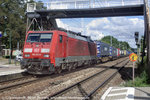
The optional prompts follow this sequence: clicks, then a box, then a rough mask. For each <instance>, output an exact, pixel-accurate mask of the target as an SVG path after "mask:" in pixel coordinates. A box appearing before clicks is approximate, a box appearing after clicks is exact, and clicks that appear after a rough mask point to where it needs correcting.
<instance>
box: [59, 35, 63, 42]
mask: <svg viewBox="0 0 150 100" xmlns="http://www.w3.org/2000/svg"><path fill="white" fill-rule="evenodd" d="M59 41H60V43H62V41H63V37H62V35H59Z"/></svg>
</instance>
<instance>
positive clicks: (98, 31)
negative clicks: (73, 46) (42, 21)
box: [56, 16, 144, 48]
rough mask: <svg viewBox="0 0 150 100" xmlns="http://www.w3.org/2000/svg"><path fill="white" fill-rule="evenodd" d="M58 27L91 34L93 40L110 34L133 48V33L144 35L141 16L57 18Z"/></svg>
mask: <svg viewBox="0 0 150 100" xmlns="http://www.w3.org/2000/svg"><path fill="white" fill-rule="evenodd" d="M56 21H57V24H58V26H59V27H62V28H65V29H68V30H72V31H75V32H81V33H82V34H83V35H87V36H91V38H92V39H93V40H100V39H101V38H103V37H104V36H107V35H111V36H113V37H115V38H117V39H118V40H119V41H126V42H128V43H129V44H130V46H131V47H133V48H135V47H136V45H135V39H134V33H135V32H139V34H140V36H142V35H144V19H143V16H132V17H107V18H106V17H105V18H78V19H77V18H74V19H57V20H56Z"/></svg>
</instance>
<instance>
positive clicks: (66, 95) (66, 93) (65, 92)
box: [45, 60, 129, 100]
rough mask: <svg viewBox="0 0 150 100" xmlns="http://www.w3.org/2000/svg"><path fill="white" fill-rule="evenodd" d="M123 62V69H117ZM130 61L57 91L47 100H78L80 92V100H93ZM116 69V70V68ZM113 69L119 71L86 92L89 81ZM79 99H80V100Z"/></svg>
mask: <svg viewBox="0 0 150 100" xmlns="http://www.w3.org/2000/svg"><path fill="white" fill-rule="evenodd" d="M123 62H125V63H124V64H123V65H122V66H121V67H118V68H117V67H116V66H117V65H119V64H121V63H123ZM128 62H129V61H127V60H123V61H121V62H119V63H116V64H115V65H113V66H110V67H109V68H106V69H104V70H102V71H100V72H98V73H96V74H94V75H92V76H90V77H88V78H86V79H84V80H81V81H79V82H77V83H75V84H73V85H71V86H69V87H67V88H64V89H62V90H60V91H57V92H56V93H54V94H52V95H50V96H49V97H47V98H46V99H45V100H51V99H63V100H67V99H72V98H73V97H74V96H76V98H74V99H77V96H78V95H76V94H75V93H77V94H78V92H80V94H81V96H79V97H81V98H80V99H85V100H91V99H92V95H93V94H94V93H95V92H96V91H97V90H98V89H100V88H102V87H103V86H104V85H106V84H107V83H108V82H109V81H110V80H111V79H112V78H113V77H114V76H115V75H116V74H117V73H118V72H119V71H120V70H121V69H122V68H124V66H125V65H126V64H127V63H128ZM115 67H116V68H115ZM113 68H115V69H117V71H116V70H115V71H114V72H113V74H111V75H110V76H109V77H106V79H105V80H104V81H102V82H100V83H99V84H98V85H97V86H96V87H95V88H93V89H92V90H91V91H88V92H87V91H86V90H85V89H86V88H83V84H87V81H89V80H93V79H94V78H95V77H97V76H100V75H101V76H102V74H103V73H104V72H106V71H108V70H110V69H113ZM75 87H76V88H78V92H73V91H74V90H77V89H75ZM87 88H88V89H89V87H87ZM71 92H73V93H72V94H73V95H70V94H71ZM78 99H79V98H78Z"/></svg>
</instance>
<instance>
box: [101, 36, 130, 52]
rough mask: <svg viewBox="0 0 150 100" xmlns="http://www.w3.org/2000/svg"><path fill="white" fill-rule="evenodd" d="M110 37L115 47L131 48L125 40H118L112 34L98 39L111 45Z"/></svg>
mask: <svg viewBox="0 0 150 100" xmlns="http://www.w3.org/2000/svg"><path fill="white" fill-rule="evenodd" d="M111 37H112V46H113V47H115V48H120V49H128V50H131V47H130V45H129V44H128V43H127V42H125V41H118V40H117V39H116V38H114V37H113V36H105V37H103V38H102V39H101V40H100V41H102V42H104V43H107V44H109V45H111Z"/></svg>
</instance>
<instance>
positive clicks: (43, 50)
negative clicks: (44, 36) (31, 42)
mask: <svg viewBox="0 0 150 100" xmlns="http://www.w3.org/2000/svg"><path fill="white" fill-rule="evenodd" d="M49 51H50V50H49V49H41V53H49Z"/></svg>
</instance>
